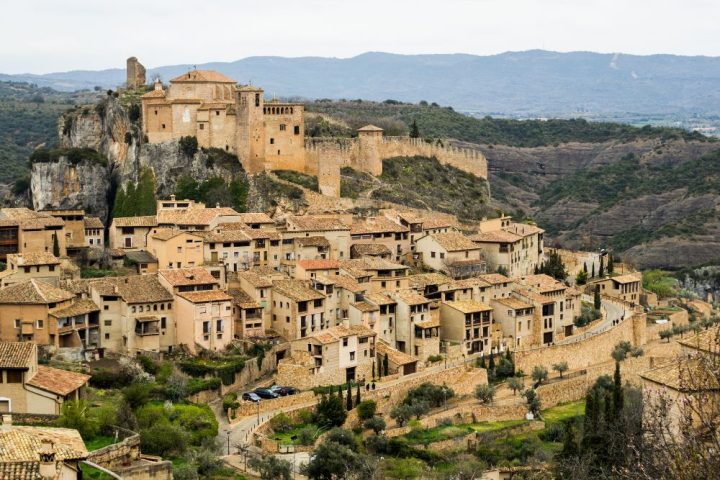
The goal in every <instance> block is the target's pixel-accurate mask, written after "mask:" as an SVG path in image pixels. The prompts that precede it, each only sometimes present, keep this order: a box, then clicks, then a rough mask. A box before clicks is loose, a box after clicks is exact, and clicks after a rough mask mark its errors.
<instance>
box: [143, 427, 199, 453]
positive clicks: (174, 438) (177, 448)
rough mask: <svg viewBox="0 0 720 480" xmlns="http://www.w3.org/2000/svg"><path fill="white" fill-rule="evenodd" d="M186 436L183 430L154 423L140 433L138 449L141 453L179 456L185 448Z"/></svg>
mask: <svg viewBox="0 0 720 480" xmlns="http://www.w3.org/2000/svg"><path fill="white" fill-rule="evenodd" d="M187 437H188V436H187V434H186V433H185V431H183V429H181V428H180V427H178V426H176V425H172V424H169V423H156V424H154V425H152V426H150V427H148V428H146V429H143V430H141V431H140V449H141V450H142V452H143V453H149V454H151V455H160V456H161V457H167V456H169V455H174V456H179V455H182V454H183V453H184V452H185V448H186V447H187Z"/></svg>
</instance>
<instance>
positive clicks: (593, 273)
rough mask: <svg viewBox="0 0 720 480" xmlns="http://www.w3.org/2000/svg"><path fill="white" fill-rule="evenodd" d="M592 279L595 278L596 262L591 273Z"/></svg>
mask: <svg viewBox="0 0 720 480" xmlns="http://www.w3.org/2000/svg"><path fill="white" fill-rule="evenodd" d="M590 278H595V262H593V264H592V272H591V273H590Z"/></svg>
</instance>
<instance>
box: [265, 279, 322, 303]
mask: <svg viewBox="0 0 720 480" xmlns="http://www.w3.org/2000/svg"><path fill="white" fill-rule="evenodd" d="M273 293H279V294H280V295H283V296H285V297H288V298H290V299H292V300H295V301H297V302H302V301H309V300H320V299H324V298H325V295H323V294H322V293H320V292H318V291H317V290H315V289H313V288H310V287H309V286H308V285H307V283H306V282H305V281H303V280H276V281H274V282H273Z"/></svg>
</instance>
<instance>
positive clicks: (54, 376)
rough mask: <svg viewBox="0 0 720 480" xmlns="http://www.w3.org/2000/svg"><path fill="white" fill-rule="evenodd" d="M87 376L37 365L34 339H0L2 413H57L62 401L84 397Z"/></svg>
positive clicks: (0, 397)
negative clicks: (8, 340) (22, 340)
mask: <svg viewBox="0 0 720 480" xmlns="http://www.w3.org/2000/svg"><path fill="white" fill-rule="evenodd" d="M89 379H90V376H89V375H84V374H81V373H75V372H70V371H68V370H60V369H57V368H52V367H47V366H45V365H38V361H37V345H36V344H35V343H33V342H0V384H2V385H3V386H2V388H0V413H2V414H5V413H31V414H42V415H59V414H60V411H61V408H62V404H63V403H64V402H66V401H68V400H79V399H81V398H83V396H84V390H85V385H86V384H87V382H88V380H89ZM0 478H3V477H2V475H0Z"/></svg>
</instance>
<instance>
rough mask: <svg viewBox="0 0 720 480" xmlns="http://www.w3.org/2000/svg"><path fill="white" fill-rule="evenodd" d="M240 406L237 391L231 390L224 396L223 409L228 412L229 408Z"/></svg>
mask: <svg viewBox="0 0 720 480" xmlns="http://www.w3.org/2000/svg"><path fill="white" fill-rule="evenodd" d="M239 406H240V403H239V402H238V401H237V393H234V392H231V393H228V394H226V395H225V396H224V397H223V411H224V412H227V411H228V410H229V409H231V408H232V409H233V410H234V409H236V408H238V407H239Z"/></svg>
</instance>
